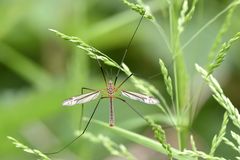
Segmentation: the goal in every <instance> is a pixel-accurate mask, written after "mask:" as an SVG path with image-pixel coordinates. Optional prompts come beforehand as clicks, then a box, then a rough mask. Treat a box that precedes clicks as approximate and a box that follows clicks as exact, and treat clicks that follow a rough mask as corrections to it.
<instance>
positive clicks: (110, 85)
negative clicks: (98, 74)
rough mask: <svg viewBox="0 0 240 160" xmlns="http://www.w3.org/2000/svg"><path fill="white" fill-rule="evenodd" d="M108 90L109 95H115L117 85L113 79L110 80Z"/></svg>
mask: <svg viewBox="0 0 240 160" xmlns="http://www.w3.org/2000/svg"><path fill="white" fill-rule="evenodd" d="M107 92H108V94H109V95H113V94H114V92H115V86H114V84H113V82H112V81H111V80H110V81H109V82H108V86H107Z"/></svg>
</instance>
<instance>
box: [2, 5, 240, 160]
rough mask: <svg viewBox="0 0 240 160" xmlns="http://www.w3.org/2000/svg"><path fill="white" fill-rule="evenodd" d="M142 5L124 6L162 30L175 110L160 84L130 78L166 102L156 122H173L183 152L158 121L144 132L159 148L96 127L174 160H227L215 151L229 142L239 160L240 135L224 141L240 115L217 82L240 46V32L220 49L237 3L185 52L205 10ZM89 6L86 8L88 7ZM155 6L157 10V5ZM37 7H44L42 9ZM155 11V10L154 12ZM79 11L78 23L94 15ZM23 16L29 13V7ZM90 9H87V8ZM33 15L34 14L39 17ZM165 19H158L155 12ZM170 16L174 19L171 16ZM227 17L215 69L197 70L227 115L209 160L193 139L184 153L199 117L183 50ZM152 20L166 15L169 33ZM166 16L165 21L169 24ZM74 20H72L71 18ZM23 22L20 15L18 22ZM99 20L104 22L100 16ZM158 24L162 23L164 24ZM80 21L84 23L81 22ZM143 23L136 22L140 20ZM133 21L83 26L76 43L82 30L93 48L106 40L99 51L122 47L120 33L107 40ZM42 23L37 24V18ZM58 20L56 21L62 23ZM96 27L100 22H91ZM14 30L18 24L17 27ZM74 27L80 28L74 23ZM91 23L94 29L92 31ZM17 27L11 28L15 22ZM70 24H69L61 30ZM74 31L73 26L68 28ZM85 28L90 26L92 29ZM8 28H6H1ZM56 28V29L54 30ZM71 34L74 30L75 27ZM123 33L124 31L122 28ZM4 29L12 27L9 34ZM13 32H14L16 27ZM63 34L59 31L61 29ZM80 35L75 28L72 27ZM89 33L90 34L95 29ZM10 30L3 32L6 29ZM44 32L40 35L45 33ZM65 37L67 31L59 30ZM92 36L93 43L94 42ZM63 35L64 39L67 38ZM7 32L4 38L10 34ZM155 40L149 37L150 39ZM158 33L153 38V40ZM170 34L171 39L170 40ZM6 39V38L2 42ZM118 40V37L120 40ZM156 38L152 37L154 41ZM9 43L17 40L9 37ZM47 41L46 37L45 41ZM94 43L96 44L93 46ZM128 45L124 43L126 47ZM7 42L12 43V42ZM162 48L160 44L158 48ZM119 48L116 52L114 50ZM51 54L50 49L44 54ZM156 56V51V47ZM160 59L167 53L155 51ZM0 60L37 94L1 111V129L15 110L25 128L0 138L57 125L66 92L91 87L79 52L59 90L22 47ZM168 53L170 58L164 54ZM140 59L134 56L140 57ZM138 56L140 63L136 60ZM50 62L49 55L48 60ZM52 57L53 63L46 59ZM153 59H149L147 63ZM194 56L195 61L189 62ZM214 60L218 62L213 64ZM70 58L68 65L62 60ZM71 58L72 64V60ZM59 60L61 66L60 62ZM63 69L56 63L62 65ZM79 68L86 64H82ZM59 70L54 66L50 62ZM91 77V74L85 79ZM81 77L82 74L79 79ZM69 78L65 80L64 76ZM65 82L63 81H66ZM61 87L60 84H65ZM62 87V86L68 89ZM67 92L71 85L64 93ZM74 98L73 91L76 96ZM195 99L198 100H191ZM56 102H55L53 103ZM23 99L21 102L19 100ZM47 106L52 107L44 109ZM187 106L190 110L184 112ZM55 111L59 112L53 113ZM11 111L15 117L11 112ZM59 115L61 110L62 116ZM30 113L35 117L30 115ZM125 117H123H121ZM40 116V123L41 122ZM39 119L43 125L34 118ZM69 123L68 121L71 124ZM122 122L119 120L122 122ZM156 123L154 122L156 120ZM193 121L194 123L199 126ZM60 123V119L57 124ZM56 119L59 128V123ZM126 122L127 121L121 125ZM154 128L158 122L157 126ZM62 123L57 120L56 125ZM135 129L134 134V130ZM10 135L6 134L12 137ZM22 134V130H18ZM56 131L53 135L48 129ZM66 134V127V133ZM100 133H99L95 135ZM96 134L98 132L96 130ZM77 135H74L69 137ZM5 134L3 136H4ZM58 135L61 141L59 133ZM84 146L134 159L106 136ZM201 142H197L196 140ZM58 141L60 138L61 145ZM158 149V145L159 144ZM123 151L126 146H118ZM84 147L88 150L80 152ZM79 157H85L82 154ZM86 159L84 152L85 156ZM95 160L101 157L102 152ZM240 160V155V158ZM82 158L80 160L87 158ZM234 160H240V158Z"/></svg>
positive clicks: (88, 49)
mask: <svg viewBox="0 0 240 160" xmlns="http://www.w3.org/2000/svg"><path fill="white" fill-rule="evenodd" d="M136 2H137V3H131V2H129V1H128V0H123V3H125V4H126V5H127V6H128V7H129V8H130V9H132V10H134V11H136V12H137V13H139V14H140V15H143V16H144V17H145V18H147V19H148V20H149V22H150V23H152V24H153V25H154V26H155V27H156V29H157V31H158V32H157V33H159V37H162V38H163V42H164V43H165V44H162V43H161V45H166V48H167V49H168V51H169V53H168V55H171V58H172V61H173V71H171V70H170V69H171V67H169V68H167V67H166V65H165V64H166V63H165V62H164V61H163V60H162V59H159V64H160V69H161V73H162V75H163V80H164V83H165V88H166V90H167V93H168V95H169V96H170V97H171V100H172V102H171V103H169V102H168V101H167V100H166V99H165V97H164V96H165V95H163V94H162V93H161V91H159V89H158V88H160V87H159V86H161V84H160V83H159V81H158V83H157V85H159V86H157V85H156V86H157V87H156V86H155V85H153V84H152V83H150V82H149V81H147V80H144V79H141V78H139V77H137V76H135V75H134V76H132V77H131V78H130V80H131V82H132V84H133V85H134V87H135V88H136V89H137V90H139V91H140V92H141V93H144V94H147V95H153V96H155V97H157V98H159V100H160V104H158V105H157V107H158V108H159V109H155V110H154V112H155V113H156V117H157V118H158V119H160V118H161V117H160V116H161V115H162V114H165V116H166V117H167V118H168V119H169V120H168V121H170V122H171V124H172V125H174V127H175V129H176V132H177V140H176V141H178V145H179V147H178V148H173V147H172V146H173V145H171V144H169V142H168V141H167V138H166V137H167V135H166V133H165V131H164V130H163V128H162V127H161V125H159V124H157V123H156V122H155V121H153V118H152V117H151V116H149V117H150V118H146V120H147V122H148V123H147V124H142V125H141V126H147V125H148V127H149V128H151V129H152V131H153V133H154V136H155V138H156V140H157V141H156V140H153V139H151V138H149V137H147V136H145V135H141V133H135V131H129V130H127V129H123V128H120V127H113V128H111V127H109V126H108V124H106V123H103V122H101V121H98V120H93V123H95V124H97V125H99V126H100V127H101V129H102V130H101V131H104V130H106V131H109V132H111V133H114V135H115V137H123V138H125V139H128V140H130V141H132V142H134V143H137V144H140V145H142V146H144V147H147V148H149V149H151V150H153V151H156V152H158V153H161V154H164V155H167V156H168V158H169V159H180V160H182V159H188V160H191V159H194V160H196V159H198V158H199V159H211V160H212V159H213V160H224V159H228V157H226V158H225V157H218V155H215V153H216V150H217V149H218V148H219V145H220V143H222V142H225V144H226V145H228V146H230V147H231V148H232V149H233V150H235V151H237V152H239V148H240V138H239V137H240V136H239V134H238V132H236V133H235V132H233V131H231V136H232V139H233V140H234V142H233V141H231V140H229V139H228V138H226V137H225V136H226V133H227V131H228V130H227V124H228V119H229V120H231V121H232V122H233V124H234V125H235V126H236V127H237V129H238V130H239V129H240V115H239V113H238V110H237V109H236V108H235V107H234V106H233V104H232V102H231V101H230V99H229V98H228V97H226V96H225V94H224V92H223V90H222V88H221V86H220V85H219V83H218V82H217V80H216V79H215V78H214V77H213V76H212V75H211V74H212V73H213V72H214V71H215V69H216V68H217V67H219V66H220V65H221V64H222V62H223V61H224V59H225V57H226V55H227V52H228V51H229V49H230V47H231V46H232V44H233V42H235V41H237V40H238V39H239V38H240V32H237V34H235V35H234V36H233V37H232V38H231V39H230V40H228V41H227V42H225V43H224V44H223V45H222V46H220V47H219V44H220V43H221V41H222V39H223V35H225V34H226V33H227V31H228V30H230V27H231V26H230V24H231V23H230V19H231V17H233V16H234V15H233V13H234V10H235V9H236V7H237V6H238V5H239V4H240V1H239V0H235V1H232V2H230V4H229V5H228V6H227V7H225V8H224V9H223V10H222V11H220V12H219V13H218V14H217V15H216V16H214V17H213V18H212V19H210V20H209V21H208V22H207V23H205V24H204V25H203V27H201V28H200V29H198V30H197V31H196V32H195V33H194V34H193V35H192V36H191V37H190V38H189V40H188V41H186V42H184V43H183V44H182V40H183V39H184V38H185V37H184V38H183V37H182V36H184V33H185V32H188V31H187V29H186V28H185V26H186V24H187V23H190V20H191V19H192V17H193V14H195V10H196V7H197V4H199V3H202V2H200V1H199V2H198V0H193V1H192V5H191V7H189V1H188V0H183V1H179V2H177V1H171V0H168V1H167V2H168V3H167V4H166V5H164V4H163V3H161V7H162V6H165V8H164V7H163V9H158V8H159V6H160V5H159V4H158V5H153V4H152V3H149V5H145V4H144V3H143V2H142V1H141V0H137V1H136ZM84 3H85V2H82V4H81V5H79V4H78V5H76V6H84V7H85V6H88V5H87V4H84ZM86 3H87V2H86ZM154 4H155V3H154ZM37 6H38V5H37ZM148 6H150V8H148ZM84 7H83V8H81V14H80V13H75V12H74V13H75V14H76V17H75V19H78V18H79V17H78V16H79V15H83V16H84V15H85V14H86V13H88V12H90V10H87V9H86V11H85V10H84V9H85V8H84ZM24 8H25V7H24ZM86 8H87V7H86ZM154 8H157V9H154ZM33 10H35V9H33ZM156 11H160V12H156ZM167 11H168V15H167ZM226 12H228V13H227V15H226V18H225V20H224V22H223V24H222V27H221V28H220V31H219V32H218V34H217V37H216V39H215V41H214V42H213V45H212V46H213V47H212V49H211V51H210V54H209V57H210V58H209V59H210V60H209V62H211V63H210V64H209V66H208V70H207V71H206V70H205V69H203V68H201V67H200V66H199V65H196V69H197V71H198V72H199V73H200V74H201V76H202V77H203V78H204V80H205V81H206V83H207V84H208V86H209V87H210V89H211V90H212V92H213V93H212V95H213V97H214V98H215V99H216V100H217V102H218V103H219V104H220V105H221V106H222V107H223V108H224V109H225V110H226V114H225V115H224V117H223V122H222V126H221V128H220V130H219V131H218V132H217V134H215V136H214V137H213V139H212V145H211V148H210V151H209V152H210V153H207V152H206V151H199V150H198V148H197V147H196V142H198V141H196V142H195V140H194V139H193V136H192V135H191V137H190V140H191V141H190V142H191V146H192V149H186V146H187V145H186V142H187V138H188V135H189V133H190V131H191V128H190V127H191V125H192V124H191V123H192V121H191V117H192V116H191V115H192V114H193V113H192V112H191V111H192V109H193V106H192V99H191V98H192V95H191V94H189V90H191V88H190V86H191V84H190V83H189V80H191V78H193V77H191V75H190V74H189V73H188V69H187V67H186V66H188V65H187V62H186V61H185V58H186V57H184V55H185V52H186V51H185V50H183V49H184V48H185V47H187V46H188V45H189V44H190V43H191V42H192V41H193V40H194V39H195V38H196V37H198V35H199V34H200V33H202V31H203V30H205V29H206V28H207V27H209V26H210V25H211V24H213V22H216V20H217V19H218V18H219V17H220V16H221V15H223V14H224V13H226ZM91 13H92V10H91ZM153 13H161V14H162V15H161V16H162V17H164V18H168V19H167V20H166V21H168V22H169V26H167V25H165V24H163V23H164V22H165V21H162V20H159V17H157V18H156V17H155V16H154V15H153ZM164 14H166V15H167V16H164ZM69 15H72V14H69ZM18 16H19V15H17V17H18ZM97 17H98V18H99V17H101V16H97ZM162 17H160V18H162ZM81 18H82V17H81ZM137 18H138V17H137ZM137 18H133V17H131V15H130V12H129V11H124V12H122V13H120V14H116V15H113V16H111V17H110V18H106V19H105V20H104V21H101V22H99V23H96V24H94V27H95V28H94V27H93V28H90V27H89V26H85V28H81V29H79V28H78V27H79V26H78V25H79V24H78V25H76V26H75V27H76V28H78V29H77V30H73V29H70V30H71V32H75V33H76V35H79V33H77V31H78V30H81V31H84V32H86V33H85V36H87V37H90V38H89V39H88V41H87V42H90V41H91V40H92V39H93V38H96V37H101V39H98V40H96V41H101V44H100V46H101V45H103V44H105V43H106V42H109V43H106V44H105V45H106V46H107V47H109V45H111V43H110V42H111V41H113V40H115V38H116V37H117V39H121V38H122V37H121V36H122V35H121V33H122V32H120V31H119V33H115V32H114V34H110V35H113V36H112V37H111V38H112V39H111V38H110V40H108V41H107V40H106V39H107V38H106V36H105V35H106V33H112V31H113V30H114V29H116V28H117V29H118V28H121V27H122V26H123V25H124V24H128V23H130V22H132V21H133V20H135V19H137ZM36 19H37V18H36ZM56 19H57V17H56ZM92 19H94V20H95V19H96V17H94V18H92ZM10 20H11V21H12V20H13V17H12V18H10ZM84 20H85V21H88V20H89V21H90V20H91V18H89V19H88V17H87V16H86V17H85V18H82V19H81V25H84V23H85V22H84ZM15 23H16V22H15ZM73 23H76V22H73ZM91 23H92V22H90V24H91ZM11 24H12V22H11ZM62 24H64V23H62ZM67 24H68V23H67ZM86 24H87V23H86ZM3 26H5V25H3ZM49 26H52V25H49ZM163 26H165V27H166V26H167V27H169V30H168V31H165V30H166V29H165V28H164V27H163ZM54 27H55V26H54ZM68 27H71V26H70V24H69V26H68ZM124 27H125V26H124ZM5 28H6V27H5ZM9 28H12V27H11V26H10V27H9ZM56 28H60V27H56ZM73 28H74V27H73ZM89 28H90V29H89ZM3 30H4V29H3ZM41 30H42V27H41ZM61 30H64V29H63V28H61ZM50 31H52V32H54V33H55V34H56V35H58V36H59V37H61V38H62V39H65V40H67V41H69V42H71V43H72V44H74V45H75V46H76V47H77V48H80V49H81V50H83V51H84V53H85V54H86V55H87V56H89V57H90V58H92V59H98V60H100V61H102V62H104V63H105V64H106V65H109V66H111V67H115V68H118V69H121V71H123V72H124V73H125V74H126V75H130V74H132V71H131V70H133V69H132V68H131V70H130V68H129V67H128V66H127V65H126V64H125V63H123V64H118V63H117V62H116V61H115V60H113V59H112V58H111V56H108V55H107V54H105V53H103V52H102V51H100V50H98V49H96V48H95V47H93V46H92V45H90V44H88V43H86V42H84V41H83V40H82V39H81V38H78V37H75V36H68V35H66V34H64V33H61V32H59V31H57V30H53V29H50ZM90 31H93V32H91V34H92V35H90V33H89V32H90ZM1 32H2V29H0V33H1ZM64 32H65V31H64ZM6 33H7V32H5V33H4V34H5V35H7V34H6ZM146 33H147V34H149V33H148V32H146ZM154 33H155V32H154ZM168 33H169V35H168ZM4 34H1V35H0V38H1V37H2V36H3V35H4ZM115 34H116V35H117V36H116V35H115ZM149 35H150V34H149ZM9 37H11V35H10V36H9ZM43 37H44V36H43ZM91 38H92V39H91ZM123 40H124V39H123ZM6 41H7V40H6ZM155 42H158V39H154V40H153V41H152V42H150V43H155ZM159 42H161V41H159ZM116 44H117V43H115V44H113V45H116ZM28 47H31V45H30V44H28V45H27V47H26V48H28ZM46 48H48V47H46ZM150 48H151V49H153V50H154V47H150ZM217 48H220V50H219V52H217V54H216V56H215V53H216V50H217ZM157 51H158V52H159V53H160V52H161V51H159V50H157ZM0 52H1V53H7V54H0V62H1V63H2V64H4V65H5V66H7V67H8V68H10V69H11V70H12V71H14V72H15V73H16V74H17V75H19V76H21V77H22V78H23V79H24V80H26V81H27V82H28V83H30V84H31V85H32V86H33V87H34V89H36V88H37V91H35V90H33V91H29V93H27V94H26V93H24V94H22V95H21V96H22V97H23V98H22V99H21V97H20V96H17V95H13V96H11V97H10V98H9V99H10V100H11V101H12V99H14V101H16V102H11V105H6V104H7V103H5V102H2V101H1V104H3V105H4V106H7V107H5V108H7V109H5V108H4V109H2V108H0V109H1V116H0V117H1V119H0V120H1V121H3V122H5V121H7V120H8V119H9V115H8V114H6V113H9V110H11V111H13V110H15V114H13V115H11V116H12V117H19V119H20V120H17V121H16V122H13V121H11V120H10V121H9V123H8V124H4V125H2V126H1V132H2V131H4V132H5V130H7V131H6V133H9V132H10V131H12V130H13V129H15V130H16V131H17V132H19V131H18V126H20V124H21V123H26V122H29V121H33V120H36V119H44V120H45V119H46V117H47V118H49V117H51V116H50V113H51V115H55V116H56V113H57V110H58V108H59V104H60V101H61V100H62V99H63V98H64V97H65V96H66V95H64V93H65V91H67V92H68V93H67V94H75V93H76V92H77V91H78V89H79V87H80V86H82V84H79V82H80V83H81V82H82V81H83V80H85V81H86V79H84V78H83V77H86V74H88V73H89V71H88V67H85V68H83V67H84V66H87V65H86V64H87V63H84V62H85V61H84V58H83V57H81V54H79V52H76V53H77V54H76V53H75V52H74V53H73V56H72V57H70V59H69V60H68V62H67V63H68V64H67V65H68V67H69V68H68V69H69V71H68V75H69V77H70V78H69V79H70V80H66V81H65V80H64V83H60V85H57V84H58V83H59V81H57V80H56V79H53V77H51V76H50V74H49V73H47V72H46V71H45V70H44V69H43V68H41V67H40V66H39V65H38V64H37V63H34V62H33V61H31V60H30V58H27V56H24V55H22V53H21V51H20V50H18V49H17V47H16V48H15V49H14V47H12V46H11V45H9V44H7V43H2V42H1V44H0ZM164 52H165V51H164ZM135 55H136V54H135ZM135 55H134V56H133V57H134V58H135V59H137V58H136V56H135ZM48 56H50V55H48ZM48 56H47V57H48ZM148 56H150V55H148ZM188 56H191V55H188ZM213 57H215V58H213ZM64 58H65V57H64ZM71 58H72V59H71ZM54 60H55V59H54ZM56 61H57V60H56ZM79 61H81V62H83V63H80V62H79ZM52 63H53V62H52ZM139 64H141V65H142V62H139ZM85 70H86V71H85ZM80 73H81V74H80ZM169 73H171V74H172V73H173V76H171V77H170V74H169ZM63 77H65V76H63ZM63 79H65V78H63ZM92 79H93V80H92V81H91V83H96V82H98V80H97V79H96V80H95V77H94V78H92ZM60 81H61V80H60ZM63 84H64V85H63ZM65 84H66V85H65ZM72 90H73V91H72ZM193 94H194V95H195V93H193ZM53 96H54V98H55V99H51V98H53ZM17 97H20V98H19V99H17ZM45 106H46V107H45ZM186 106H188V107H186ZM54 107H55V109H54ZM9 108H10V109H9ZM56 108H57V109H56ZM33 110H34V112H37V115H33V114H32V111H33ZM30 111H31V112H30ZM122 115H124V114H122ZM37 116H39V117H37ZM58 116H59V117H61V118H59V119H61V120H63V119H62V116H60V114H59V115H58ZM36 117H37V118H36ZM69 117H70V116H69ZM119 117H120V116H119ZM157 118H156V119H157ZM194 118H195V117H193V120H194ZM52 119H54V118H52ZM59 119H58V120H59ZM123 119H124V121H125V117H124V118H123ZM154 120H155V119H154ZM56 121H57V120H56ZM134 125H135V124H134ZM131 127H136V126H130V127H129V128H131ZM6 128H7V129H6ZM16 128H17V129H16ZM46 128H50V127H46ZM63 128H64V130H66V129H65V127H63ZM94 129H95V128H94ZM94 131H95V130H94ZM70 132H71V131H70ZM6 133H3V134H6ZM53 133H57V132H56V131H54V132H53ZM66 134H69V131H67V132H66ZM8 138H9V139H10V140H11V141H13V143H14V144H15V145H16V147H18V148H21V149H22V150H23V151H25V152H28V153H31V154H33V155H35V156H37V157H38V158H41V159H46V160H47V159H48V160H49V158H48V157H47V156H46V155H44V154H42V153H41V152H40V151H38V150H35V149H31V148H29V147H27V146H25V145H23V144H21V143H20V142H18V141H17V140H16V139H14V138H12V137H8ZM85 138H87V139H88V140H89V141H91V142H92V143H95V144H98V143H100V144H102V145H103V146H104V147H105V148H106V149H107V150H108V151H109V152H110V154H111V155H115V156H119V157H125V158H127V159H136V158H135V157H134V156H133V155H132V154H131V153H130V152H129V151H128V150H127V148H126V147H125V146H124V145H122V144H118V143H115V141H114V140H113V139H110V138H109V137H107V136H103V135H98V136H94V135H92V134H90V133H87V134H86V135H85ZM195 138H196V137H195ZM59 139H60V138H59ZM159 142H160V143H159ZM120 143H122V142H120ZM80 145H83V146H84V144H80ZM80 148H81V153H82V152H84V151H83V150H84V149H85V150H88V147H80ZM79 150H80V149H79ZM79 153H80V152H79ZM96 153H97V152H96ZM96 153H95V152H94V151H92V150H91V151H90V150H88V153H86V154H93V155H94V154H96ZM239 154H240V153H239ZM81 156H82V155H81ZM235 158H236V159H240V158H239V156H236V157H235Z"/></svg>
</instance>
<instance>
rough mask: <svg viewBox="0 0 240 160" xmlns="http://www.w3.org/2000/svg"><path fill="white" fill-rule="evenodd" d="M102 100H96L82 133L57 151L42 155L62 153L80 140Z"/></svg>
mask: <svg viewBox="0 0 240 160" xmlns="http://www.w3.org/2000/svg"><path fill="white" fill-rule="evenodd" d="M103 98H106V97H101V98H100V99H99V100H98V102H97V104H96V107H95V108H94V110H93V112H92V115H91V116H90V118H89V120H88V122H87V124H86V126H85V128H84V130H83V132H82V133H81V134H80V135H79V136H77V137H76V138H74V139H73V140H72V141H70V142H69V143H68V144H67V145H65V146H64V147H63V148H61V149H59V150H58V151H55V152H50V153H44V154H46V155H51V154H57V153H59V152H61V151H63V150H64V149H66V148H67V147H69V146H70V145H71V144H73V143H74V142H75V141H76V140H77V139H78V138H80V137H81V136H82V135H83V134H84V133H85V131H86V130H87V128H88V126H89V124H90V122H91V120H92V118H93V116H94V114H95V112H96V110H97V107H98V105H99V103H100V101H101V100H102V99H103Z"/></svg>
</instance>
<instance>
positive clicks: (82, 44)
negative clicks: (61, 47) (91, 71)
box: [49, 29, 121, 69]
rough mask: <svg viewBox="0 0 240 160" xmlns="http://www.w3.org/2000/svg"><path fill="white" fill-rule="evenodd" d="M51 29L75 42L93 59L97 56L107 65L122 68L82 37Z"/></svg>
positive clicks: (65, 38) (63, 37)
mask: <svg viewBox="0 0 240 160" xmlns="http://www.w3.org/2000/svg"><path fill="white" fill-rule="evenodd" d="M49 30H50V31H52V32H54V33H55V34H56V35H58V36H59V37H61V38H62V39H64V40H67V41H69V42H72V43H74V44H75V45H76V46H77V47H78V48H81V49H82V50H84V51H85V52H86V54H87V55H88V56H89V57H90V58H93V59H96V58H97V59H99V60H101V61H103V62H104V63H105V64H107V65H110V66H113V67H117V68H120V69H121V67H120V66H119V65H118V64H117V63H116V62H115V61H114V60H112V59H111V58H110V57H108V56H107V55H106V54H104V53H102V52H101V51H99V50H97V49H96V48H94V47H92V46H90V45H88V44H87V43H85V42H84V41H82V40H81V39H80V38H78V37H73V36H68V35H65V34H63V33H61V32H59V31H57V30H54V29H49Z"/></svg>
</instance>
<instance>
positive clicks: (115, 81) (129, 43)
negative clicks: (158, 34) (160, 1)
mask: <svg viewBox="0 0 240 160" xmlns="http://www.w3.org/2000/svg"><path fill="white" fill-rule="evenodd" d="M144 15H145V13H144V14H143V15H142V17H141V19H140V21H139V22H138V24H137V27H136V29H135V31H134V33H133V35H132V37H131V39H130V41H129V42H128V45H127V48H126V50H125V52H124V55H123V57H122V60H121V63H120V65H121V64H122V63H123V61H124V59H125V57H126V55H127V52H128V49H129V48H130V46H131V44H132V41H133V38H134V37H135V35H136V33H137V30H138V28H139V26H140V24H141V22H142V20H143V17H144ZM119 73H120V68H119V69H118V71H117V74H116V77H115V80H114V85H116V83H117V79H118V76H119Z"/></svg>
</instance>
